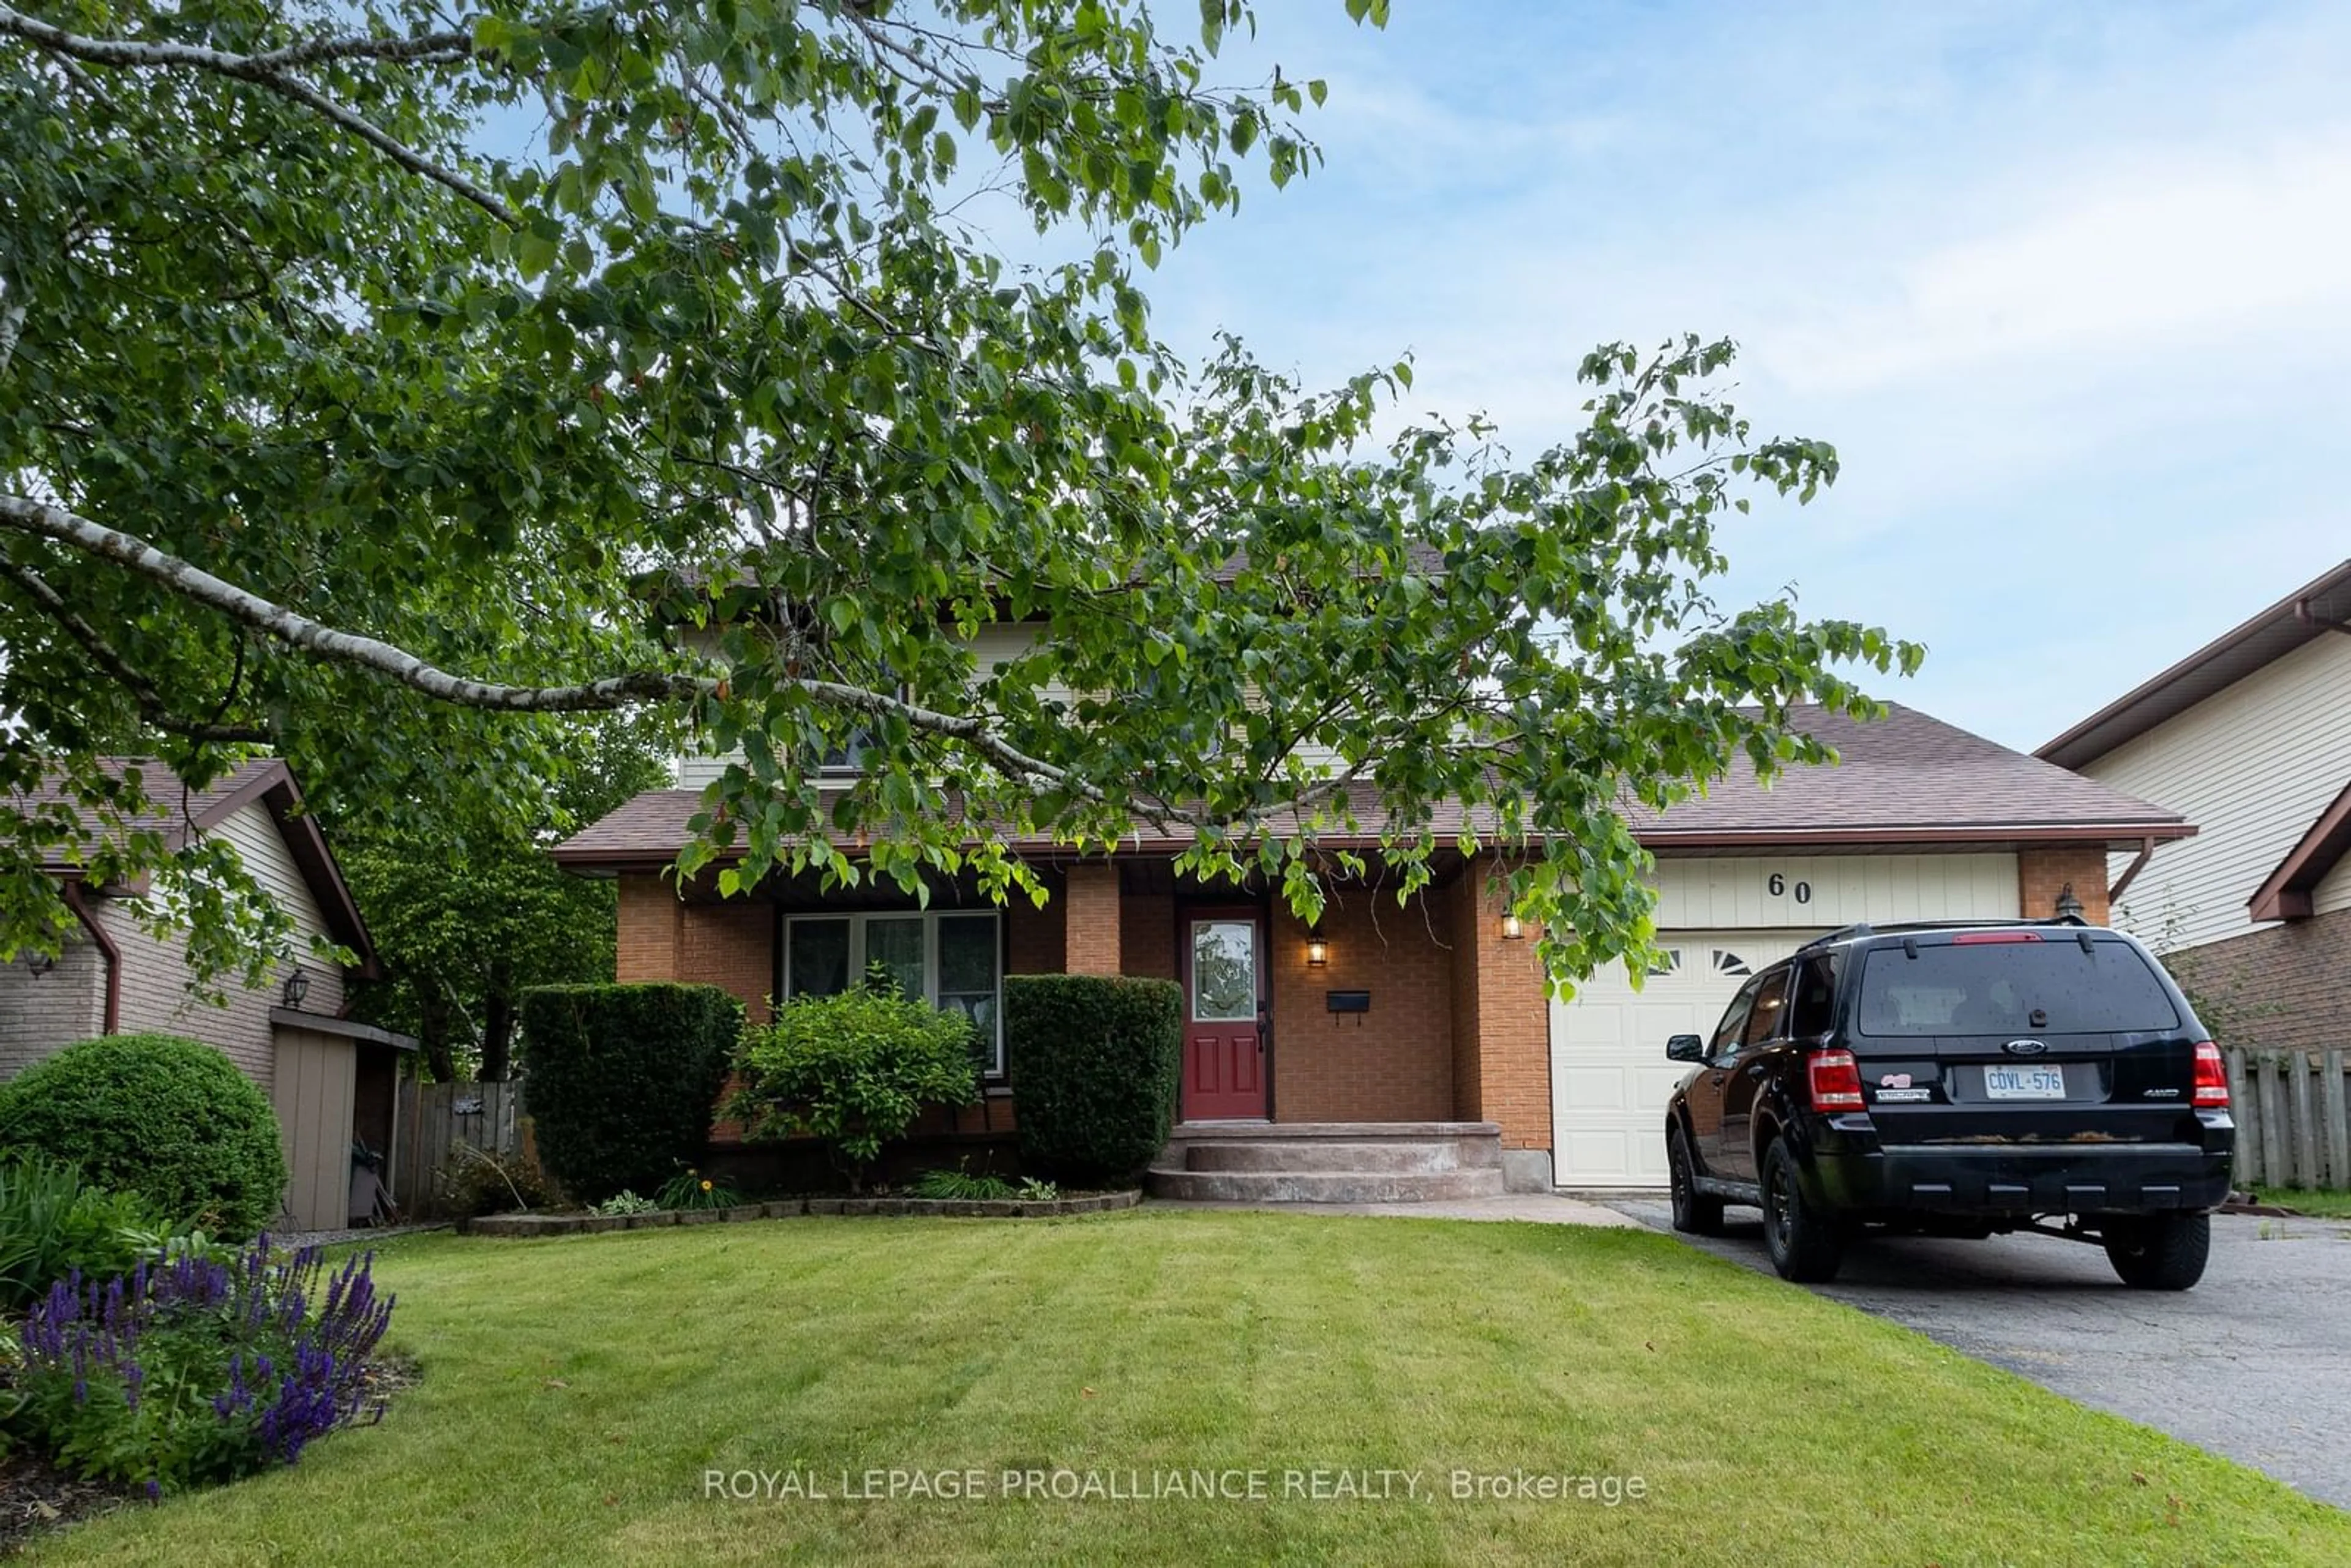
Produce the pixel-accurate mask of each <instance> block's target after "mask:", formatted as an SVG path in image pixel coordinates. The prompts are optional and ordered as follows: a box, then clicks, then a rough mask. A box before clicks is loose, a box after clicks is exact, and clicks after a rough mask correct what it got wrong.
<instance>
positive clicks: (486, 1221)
mask: <svg viewBox="0 0 2351 1568" xmlns="http://www.w3.org/2000/svg"><path fill="white" fill-rule="evenodd" d="M1142 1197H1143V1195H1142V1193H1140V1192H1138V1191H1134V1190H1132V1189H1130V1190H1128V1191H1125V1192H1103V1193H1094V1194H1092V1195H1090V1196H1088V1197H1055V1198H1045V1199H1038V1200H1024V1199H1021V1198H1012V1197H1007V1198H951V1197H949V1198H935V1197H787V1198H778V1199H776V1200H775V1201H773V1202H769V1203H744V1204H737V1205H736V1206H735V1207H732V1208H665V1209H662V1210H660V1211H658V1212H656V1213H653V1214H490V1215H484V1216H482V1217H481V1218H477V1219H468V1220H465V1221H463V1222H461V1223H460V1224H459V1226H458V1228H459V1229H460V1230H462V1231H464V1232H465V1234H466V1235H468V1236H509V1237H511V1236H579V1235H584V1234H589V1233H592V1232H596V1231H601V1230H645V1229H659V1228H663V1227H665V1226H671V1225H710V1224H740V1223H742V1222H744V1221H746V1220H752V1219H790V1218H798V1217H799V1216H801V1215H804V1214H814V1215H874V1216H878V1215H912V1214H932V1215H941V1216H945V1217H946V1218H957V1219H1039V1218H1048V1217H1050V1216H1054V1215H1064V1214H1102V1213H1105V1212H1107V1211H1109V1210H1111V1209H1117V1208H1133V1207H1134V1206H1135V1205H1136V1204H1137V1203H1138V1202H1140V1201H1141V1200H1142Z"/></svg>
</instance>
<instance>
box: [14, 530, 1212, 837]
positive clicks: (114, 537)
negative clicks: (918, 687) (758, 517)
mask: <svg viewBox="0 0 2351 1568" xmlns="http://www.w3.org/2000/svg"><path fill="white" fill-rule="evenodd" d="M0 527H6V528H15V529H16V530H17V531H18V532H21V533H26V534H32V535H35V536H37V537H38V538H47V539H54V540H56V541H57V543H59V544H63V545H68V546H70V547H71V548H73V549H78V550H80V551H82V552H83V553H85V554H88V555H93V556H96V557H98V558H99V559H102V560H110V561H113V562H114V563H115V564H117V565H118V566H122V567H126V568H128V569H129V570H131V571H134V572H137V573H138V574H139V575H141V576H142V577H145V578H148V579H150V580H153V581H155V582H157V583H160V584H161V585H162V587H164V588H166V589H168V590H170V591H172V592H173V593H176V594H178V595H179V596H180V597H182V598H183V599H187V600H190V601H193V602H195V603H198V604H202V605H204V606H205V607H207V608H209V609H213V610H217V611H219V612H222V613H223V614H225V615H226V616H228V617H229V618H230V619H232V620H234V621H237V622H243V623H244V624H245V625H247V626H250V627H252V628H253V629H254V630H255V631H256V632H263V633H265V634H266V635H267V636H270V637H273V638H276V639H277V641H278V642H281V643H286V644H287V646H289V647H293V648H298V649H300V650H302V651H303V652H305V653H311V654H314V655H316V656H318V657H319V658H321V659H327V660H330V661H333V662H335V663H338V664H351V665H355V666H357V667H358V668H360V669H362V670H367V671H369V672H371V673H372V674H378V675H381V676H384V677H385V678H387V679H390V680H392V681H393V682H395V683H397V684H399V685H404V686H407V687H410V688H411V689H413V690H415V691H419V692H422V693H423V694H424V695H426V696H429V697H434V698H436V699H438V700H440V701H442V702H446V703H454V704H456V705H458V706H463V707H477V708H490V709H494V710H497V711H500V712H506V713H588V712H598V711H602V710H607V709H611V708H621V707H630V706H635V705H636V704H639V703H646V702H693V701H697V700H699V699H700V698H703V697H705V696H708V695H713V694H714V693H716V691H717V690H718V688H719V685H720V682H719V681H718V680H717V678H716V677H715V676H711V675H695V674H685V673H684V672H669V671H661V670H636V671H631V672H629V673H627V674H618V675H605V676H601V677H600V678H598V679H595V680H591V681H580V682H576V683H573V684H571V685H546V686H534V685H504V684H501V683H497V682H491V681H476V680H472V679H469V678H467V677H466V676H464V675H457V674H451V673H450V672H448V671H446V670H444V669H440V668H438V667H436V666H435V665H433V664H427V663H426V662H425V661H424V660H423V659H421V658H419V657H417V656H416V655H415V654H413V653H409V652H408V651H407V650H405V649H403V648H399V647H396V646H394V645H393V644H392V643H386V642H384V641H382V640H381V639H380V638H375V637H369V636H363V635H360V634H359V633H357V632H340V631H337V630H336V629H335V628H333V627H331V626H328V625H325V624H324V623H322V622H318V621H314V620H312V619H310V618H309V617H308V616H307V615H303V614H300V613H298V612H295V611H292V610H288V609H287V608H286V607H285V606H284V605H281V604H274V603H272V602H270V601H268V600H266V599H263V598H262V597H260V596H259V595H258V594H255V593H250V592H247V591H246V590H244V589H242V588H239V587H237V586H236V585H235V584H234V583H231V582H225V581H223V580H221V579H219V578H217V577H214V575H213V574H212V573H210V572H208V571H206V570H204V569H203V568H201V567H198V566H196V565H194V564H193V563H192V562H189V561H185V560H183V559H180V558H179V557H177V556H173V555H167V554H165V553H164V552H163V551H162V550H160V549H156V548H155V547H154V546H153V545H151V544H149V543H147V542H146V541H145V540H143V539H140V538H133V537H132V536H131V535H129V534H126V533H122V532H120V531H119V530H117V529H114V528H108V527H106V526H105V525H104V524H102V523H95V522H92V521H91V520H90V519H89V518H88V517H81V516H79V515H78V514H76V513H74V512H70V511H68V510H67V509H66V508H65V507H53V506H49V505H47V504H46V503H44V502H40V501H36V500H32V499H30V498H28V497H23V496H7V495H0ZM59 602H60V603H62V602H63V601H59ZM68 613H70V612H68ZM789 684H790V685H796V686H798V687H799V689H800V690H801V691H802V692H804V693H806V694H807V695H809V696H810V697H811V698H813V699H814V700H816V701H818V702H820V703H823V704H825V705H826V706H831V707H836V708H845V709H848V710H850V711H852V712H855V713H863V714H870V715H872V716H876V717H886V716H897V717H899V718H902V719H904V721H905V722H906V723H907V724H909V725H911V726H912V727H914V728H915V729H918V730H921V731H923V732H925V733H926V734H930V735H935V736H938V737H941V738H942V739H946V740H952V741H956V742H958V743H960V744H962V745H964V746H967V747H970V748H971V749H972V750H973V751H975V752H977V754H979V755H980V756H981V757H984V758H987V760H988V761H990V762H992V763H994V764H995V765H996V767H997V768H999V769H1001V770H1002V771H1003V772H1004V773H1005V774H1006V775H1007V776H1008V777H1009V778H1012V779H1024V780H1027V781H1029V782H1031V783H1041V784H1050V785H1057V786H1060V787H1061V788H1064V789H1070V790H1071V791H1072V792H1073V793H1075V794H1077V795H1079V796H1080V797H1081V798H1083V799H1085V800H1092V801H1093V802H1095V803H1096V804H1102V805H1106V804H1110V803H1111V801H1110V797H1109V795H1108V794H1107V793H1106V792H1105V791H1104V790H1102V789H1101V788H1100V787H1099V786H1096V785H1094V784H1092V783H1089V782H1087V781H1085V780H1083V779H1077V778H1075V777H1073V776H1072V775H1071V772H1070V770H1069V769H1068V768H1063V767H1061V766H1060V765H1059V764H1057V763H1052V762H1048V761H1045V760H1044V759H1042V758H1036V757H1031V756H1029V754H1028V753H1027V752H1024V751H1022V750H1020V749H1019V747H1015V746H1013V745H1011V744H1010V743H1008V742H1007V741H1006V740H1004V739H1003V738H1001V737H998V736H997V735H996V734H994V733H993V732H991V731H990V730H989V729H988V727H987V723H986V721H985V720H983V719H981V718H978V717H977V716H971V715H965V714H947V713H940V712H938V711H936V710H935V709H932V708H926V707H924V706H921V705H919V704H917V703H912V702H908V701H906V700H904V698H901V697H896V696H892V695H887V694H885V693H882V692H873V691H868V690H866V689H865V688H864V687H862V686H852V685H847V684H845V683H843V682H840V681H827V680H819V679H817V678H815V677H813V676H806V675H802V676H795V677H792V678H791V679H790V681H789ZM1175 815H1177V816H1179V817H1180V815H1181V814H1180V813H1176V814H1175Z"/></svg>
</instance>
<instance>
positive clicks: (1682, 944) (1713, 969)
mask: <svg viewBox="0 0 2351 1568" xmlns="http://www.w3.org/2000/svg"><path fill="white" fill-rule="evenodd" d="M1813 935H1815V933H1813V932H1807V931H1675V932H1667V933H1665V934H1663V935H1662V936H1660V937H1659V939H1658V940H1659V942H1660V944H1661V945H1662V946H1664V947H1665V950H1666V954H1667V958H1668V959H1669V960H1670V961H1671V964H1672V971H1671V973H1658V974H1654V975H1652V976H1650V977H1649V980H1648V983H1647V984H1646V985H1645V986H1643V987H1642V988H1641V989H1640V990H1638V991H1637V992H1636V991H1635V990H1634V989H1633V986H1632V982H1631V981H1630V980H1628V979H1627V978H1626V977H1625V969H1624V967H1623V966H1622V965H1618V966H1616V967H1613V968H1610V969H1607V970H1605V971H1604V972H1602V973H1600V974H1597V975H1594V976H1593V977H1592V978H1591V979H1589V980H1586V981H1585V982H1584V983H1583V985H1582V986H1581V987H1579V988H1577V989H1576V993H1575V999H1574V1000H1573V1001H1570V1002H1562V1001H1557V1000H1554V1001H1553V1002H1552V1004H1551V1046H1552V1070H1551V1094H1552V1136H1553V1141H1554V1145H1555V1146H1554V1148H1553V1150H1552V1169H1553V1176H1552V1179H1553V1180H1554V1181H1556V1182H1557V1183H1558V1184H1559V1185H1560V1186H1665V1185H1666V1141H1665V1137H1664V1135H1663V1133H1662V1131H1661V1129H1662V1128H1663V1127H1664V1126H1665V1124H1666V1101H1667V1099H1668V1098H1669V1097H1670V1096H1671V1095H1672V1093H1673V1092H1674V1085H1675V1084H1677V1083H1678V1082H1681V1079H1682V1075H1683V1074H1684V1073H1686V1072H1687V1071H1689V1065H1688V1063H1687V1062H1681V1061H1667V1059H1666V1040H1667V1038H1668V1037H1670V1036H1673V1035H1677V1034H1706V1035H1710V1034H1712V1033H1713V1032H1714V1026H1715V1025H1716V1024H1717V1023H1718V1022H1719V1021H1720V1020H1721V1018H1722V1009H1724V1008H1726V1007H1729V1005H1730V998H1732V997H1733V996H1736V995H1737V994H1738V991H1739V988H1740V986H1742V985H1744V984H1746V983H1747V977H1749V976H1750V975H1752V974H1753V973H1755V971H1757V970H1758V969H1761V968H1762V967H1764V966H1765V965H1767V964H1769V963H1771V961H1772V960H1773V959H1775V958H1784V957H1786V956H1788V955H1789V954H1791V953H1792V952H1794V951H1795V950H1796V949H1797V948H1798V947H1800V946H1803V944H1804V943H1805V942H1806V941H1808V940H1809V939H1810V938H1811V937H1812V936H1813Z"/></svg>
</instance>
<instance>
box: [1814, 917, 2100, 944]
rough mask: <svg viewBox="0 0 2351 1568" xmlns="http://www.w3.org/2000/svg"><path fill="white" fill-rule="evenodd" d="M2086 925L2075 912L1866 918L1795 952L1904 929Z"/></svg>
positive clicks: (1977, 928) (1956, 929)
mask: <svg viewBox="0 0 2351 1568" xmlns="http://www.w3.org/2000/svg"><path fill="white" fill-rule="evenodd" d="M2052 925H2056V926H2063V927H2064V928H2065V929H2067V930H2074V929H2077V928H2078V929H2082V930H2087V929H2088V928H2089V925H2090V923H2089V922H2088V921H2086V920H2085V919H2083V918H2082V917H2081V916H2080V915H2045V916H2043V917H2041V918H2038V919H2033V920H1902V921H1896V922H1892V923H1890V924H1887V925H1871V924H1870V923H1869V922H1868V921H1866V920H1863V921H1857V922H1855V924H1854V925H1848V926H1845V927H1844V929H1843V930H1840V931H1832V932H1830V933H1829V934H1828V935H1827V936H1815V937H1813V939H1812V940H1811V941H1809V942H1807V943H1805V944H1804V945H1803V946H1801V947H1799V948H1797V949H1796V951H1797V952H1799V953H1809V952H1812V951H1813V949H1814V948H1817V947H1834V946H1839V945H1840V944H1842V943H1846V942H1858V941H1861V940H1862V939H1863V938H1865V937H1869V936H1899V935H1901V934H1902V933H1904V932H1915V931H1982V930H1993V929H2006V928H2009V927H2012V926H2014V927H2026V928H2032V927H2042V926H2052Z"/></svg>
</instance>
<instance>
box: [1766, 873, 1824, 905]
mask: <svg viewBox="0 0 2351 1568" xmlns="http://www.w3.org/2000/svg"><path fill="white" fill-rule="evenodd" d="M1764 885H1765V886H1766V887H1768V888H1770V889H1771V896H1772V897H1774V898H1781V897H1784V896H1785V895H1786V894H1787V892H1788V879H1787V878H1786V877H1784V876H1782V875H1781V874H1780V873H1778V872H1776V871H1775V872H1773V873H1771V881H1770V882H1768V883H1765V884H1764ZM1812 901H1813V884H1812V883H1809V882H1800V883H1797V884H1796V902H1797V903H1798V904H1810V903H1811V902H1812Z"/></svg>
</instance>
